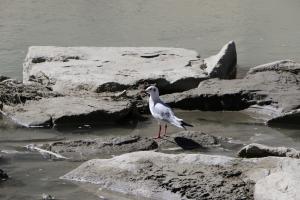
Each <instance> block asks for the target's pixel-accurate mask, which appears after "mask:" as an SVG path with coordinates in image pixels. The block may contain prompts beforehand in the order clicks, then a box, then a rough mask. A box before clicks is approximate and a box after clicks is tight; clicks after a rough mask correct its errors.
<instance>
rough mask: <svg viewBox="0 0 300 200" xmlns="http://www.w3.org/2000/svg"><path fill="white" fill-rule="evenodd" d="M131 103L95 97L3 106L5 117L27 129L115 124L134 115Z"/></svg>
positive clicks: (75, 97) (66, 97)
mask: <svg viewBox="0 0 300 200" xmlns="http://www.w3.org/2000/svg"><path fill="white" fill-rule="evenodd" d="M131 111H132V105H131V103H130V102H129V101H125V100H120V101H115V100H111V99H109V98H108V99H107V98H103V97H95V96H87V97H84V96H61V97H53V98H42V99H40V100H38V101H35V100H29V101H26V102H25V103H24V104H17V105H14V106H4V107H3V110H2V113H3V114H5V115H6V116H8V117H9V118H11V119H12V120H13V121H15V122H16V123H17V124H19V125H22V126H25V127H53V126H60V125H64V126H65V125H68V126H78V125H85V124H88V125H96V126H97V125H103V124H107V123H108V124H113V123H115V122H118V121H119V120H121V119H125V118H126V117H127V116H128V115H129V114H131Z"/></svg>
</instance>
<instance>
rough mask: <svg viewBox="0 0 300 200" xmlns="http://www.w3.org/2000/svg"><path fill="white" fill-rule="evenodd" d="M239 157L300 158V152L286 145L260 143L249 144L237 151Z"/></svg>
mask: <svg viewBox="0 0 300 200" xmlns="http://www.w3.org/2000/svg"><path fill="white" fill-rule="evenodd" d="M238 156H239V157H243V158H259V157H267V156H279V157H291V158H300V152H299V151H297V150H296V149H293V148H287V147H270V146H266V145H262V144H256V143H253V144H249V145H247V146H245V147H243V148H242V149H241V150H240V151H239V152H238Z"/></svg>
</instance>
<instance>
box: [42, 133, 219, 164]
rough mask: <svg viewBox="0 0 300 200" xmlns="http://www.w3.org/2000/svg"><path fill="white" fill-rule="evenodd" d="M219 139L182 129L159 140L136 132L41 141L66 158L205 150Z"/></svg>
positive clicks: (212, 146) (50, 149) (210, 147)
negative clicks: (134, 133) (175, 150)
mask: <svg viewBox="0 0 300 200" xmlns="http://www.w3.org/2000/svg"><path fill="white" fill-rule="evenodd" d="M220 142H221V139H218V138H216V137H215V136H212V135H209V134H206V133H202V132H198V131H181V132H179V133H176V134H172V135H170V136H168V137H163V138H162V139H159V140H154V139H152V138H147V137H143V136H138V135H129V136H118V137H101V138H97V139H82V140H68V141H59V142H53V143H48V144H44V145H42V146H41V148H43V149H46V150H49V151H52V152H55V153H59V154H61V155H63V156H65V157H68V158H72V159H73V160H77V159H81V160H82V159H88V158H95V157H97V156H99V155H100V156H109V155H115V154H121V153H129V152H134V151H142V150H143V151H146V150H157V151H165V150H169V152H170V151H172V150H173V149H174V148H177V150H178V148H179V149H180V148H181V149H182V150H192V149H194V150H197V149H198V151H200V152H201V151H203V150H205V151H207V150H209V149H213V148H216V147H219V146H220V145H221V143H220Z"/></svg>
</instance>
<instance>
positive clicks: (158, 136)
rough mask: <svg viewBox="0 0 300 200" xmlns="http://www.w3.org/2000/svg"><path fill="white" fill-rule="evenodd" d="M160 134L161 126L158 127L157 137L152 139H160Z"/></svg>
mask: <svg viewBox="0 0 300 200" xmlns="http://www.w3.org/2000/svg"><path fill="white" fill-rule="evenodd" d="M160 132H161V125H159V131H158V135H157V137H155V138H154V139H158V138H160Z"/></svg>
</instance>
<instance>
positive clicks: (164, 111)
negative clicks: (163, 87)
mask: <svg viewBox="0 0 300 200" xmlns="http://www.w3.org/2000/svg"><path fill="white" fill-rule="evenodd" d="M155 110H156V112H157V113H158V114H159V117H160V119H161V120H163V121H167V122H169V123H171V124H173V125H174V126H177V127H179V128H183V127H182V125H181V121H182V119H179V118H177V117H176V116H175V115H174V113H173V111H172V110H171V108H170V107H169V106H166V105H165V104H164V103H160V102H158V103H156V104H155Z"/></svg>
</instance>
